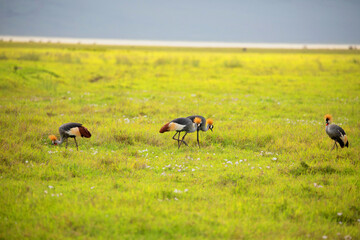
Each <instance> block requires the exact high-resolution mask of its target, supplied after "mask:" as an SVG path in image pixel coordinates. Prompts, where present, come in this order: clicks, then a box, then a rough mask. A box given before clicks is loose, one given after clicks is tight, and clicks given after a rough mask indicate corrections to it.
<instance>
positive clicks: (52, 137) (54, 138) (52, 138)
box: [49, 135, 57, 145]
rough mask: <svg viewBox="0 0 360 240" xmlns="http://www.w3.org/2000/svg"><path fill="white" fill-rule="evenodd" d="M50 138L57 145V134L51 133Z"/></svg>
mask: <svg viewBox="0 0 360 240" xmlns="http://www.w3.org/2000/svg"><path fill="white" fill-rule="evenodd" d="M49 139H50V140H51V144H53V145H57V144H56V139H57V138H56V136H55V135H49Z"/></svg>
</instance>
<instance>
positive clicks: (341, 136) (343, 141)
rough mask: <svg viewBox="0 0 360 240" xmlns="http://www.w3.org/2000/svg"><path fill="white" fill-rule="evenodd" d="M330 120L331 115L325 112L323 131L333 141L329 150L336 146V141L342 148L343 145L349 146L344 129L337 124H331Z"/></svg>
mask: <svg viewBox="0 0 360 240" xmlns="http://www.w3.org/2000/svg"><path fill="white" fill-rule="evenodd" d="M331 121H332V116H331V115H330V114H326V115H325V122H326V127H325V131H326V133H327V135H329V137H330V138H331V139H332V140H334V141H335V143H334V146H333V147H332V149H331V150H330V151H332V150H333V149H334V147H335V146H336V148H338V146H337V144H336V143H337V142H338V143H339V144H340V147H341V148H343V147H344V146H346V147H349V141H348V139H347V136H346V133H345V131H344V129H342V128H341V127H339V126H338V125H335V124H332V123H331Z"/></svg>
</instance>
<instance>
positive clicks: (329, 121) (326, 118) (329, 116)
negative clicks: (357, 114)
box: [324, 114, 332, 125]
mask: <svg viewBox="0 0 360 240" xmlns="http://www.w3.org/2000/svg"><path fill="white" fill-rule="evenodd" d="M324 118H325V122H326V125H328V124H330V123H331V121H332V116H331V115H330V114H326V115H325V116H324Z"/></svg>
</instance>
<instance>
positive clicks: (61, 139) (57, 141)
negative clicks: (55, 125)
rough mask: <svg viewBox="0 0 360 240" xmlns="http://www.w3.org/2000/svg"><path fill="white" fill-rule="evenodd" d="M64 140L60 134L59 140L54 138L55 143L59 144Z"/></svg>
mask: <svg viewBox="0 0 360 240" xmlns="http://www.w3.org/2000/svg"><path fill="white" fill-rule="evenodd" d="M63 142H64V138H63V137H62V136H60V141H59V140H55V143H56V144H58V145H60V144H62V143H63Z"/></svg>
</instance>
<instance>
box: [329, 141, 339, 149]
mask: <svg viewBox="0 0 360 240" xmlns="http://www.w3.org/2000/svg"><path fill="white" fill-rule="evenodd" d="M335 146H336V148H337V145H336V142H335V143H334V146H333V147H332V148H331V150H330V151H332V150H334V148H335Z"/></svg>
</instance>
